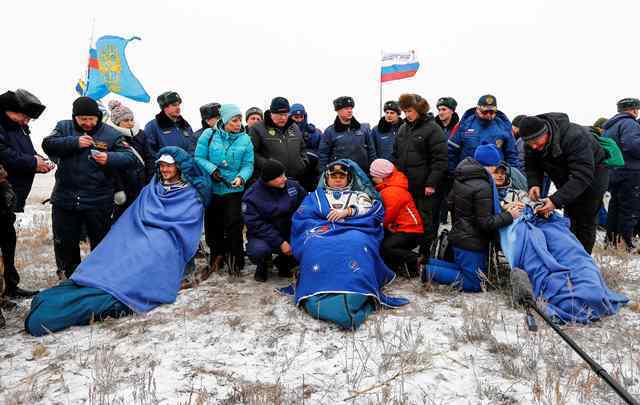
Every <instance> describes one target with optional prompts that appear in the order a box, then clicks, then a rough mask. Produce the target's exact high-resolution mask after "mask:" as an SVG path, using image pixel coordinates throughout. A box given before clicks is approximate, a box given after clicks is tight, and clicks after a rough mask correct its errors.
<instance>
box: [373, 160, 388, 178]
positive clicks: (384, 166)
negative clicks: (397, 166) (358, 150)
mask: <svg viewBox="0 0 640 405" xmlns="http://www.w3.org/2000/svg"><path fill="white" fill-rule="evenodd" d="M393 168H394V166H393V163H391V162H389V161H388V160H387V159H376V160H374V161H373V162H372V163H371V166H370V167H369V174H370V175H371V177H380V178H381V179H384V178H386V177H389V176H391V173H393Z"/></svg>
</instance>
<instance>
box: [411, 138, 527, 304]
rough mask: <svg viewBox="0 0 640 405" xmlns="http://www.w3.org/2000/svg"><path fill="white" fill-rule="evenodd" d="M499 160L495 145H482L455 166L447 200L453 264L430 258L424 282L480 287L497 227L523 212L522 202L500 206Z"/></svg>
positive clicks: (474, 288)
mask: <svg viewBox="0 0 640 405" xmlns="http://www.w3.org/2000/svg"><path fill="white" fill-rule="evenodd" d="M500 162H501V155H500V151H499V150H498V149H497V148H496V147H495V146H494V145H481V146H479V147H478V148H477V149H476V152H475V154H474V158H473V159H472V158H470V157H469V158H466V159H464V160H463V161H462V162H460V164H459V165H458V167H457V168H456V171H455V179H454V183H453V189H452V191H451V193H450V194H449V201H448V204H449V210H450V212H451V214H452V218H453V226H452V227H451V232H449V244H450V245H451V246H452V248H453V258H454V263H449V262H446V261H443V260H437V259H431V260H430V261H429V263H428V264H427V265H426V267H425V269H424V272H423V274H422V278H423V281H433V282H436V283H440V284H451V285H456V286H458V287H459V288H461V289H462V290H463V291H469V292H477V291H480V290H481V277H480V275H479V273H480V272H482V273H485V272H486V271H487V259H488V254H489V242H490V241H491V240H492V239H495V236H496V231H497V230H498V229H500V228H502V227H504V226H508V225H510V224H511V223H512V222H513V220H514V219H516V218H518V217H519V216H520V215H521V212H522V205H520V204H510V205H507V206H506V207H505V210H504V211H503V210H502V208H501V207H500V202H499V198H498V192H497V189H496V186H495V182H494V180H493V177H492V174H493V173H494V172H495V171H496V168H497V166H499V165H500Z"/></svg>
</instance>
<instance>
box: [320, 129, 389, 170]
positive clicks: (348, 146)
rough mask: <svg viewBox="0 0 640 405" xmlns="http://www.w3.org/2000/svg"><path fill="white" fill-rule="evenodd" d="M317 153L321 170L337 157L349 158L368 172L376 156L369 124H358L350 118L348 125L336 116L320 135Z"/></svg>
mask: <svg viewBox="0 0 640 405" xmlns="http://www.w3.org/2000/svg"><path fill="white" fill-rule="evenodd" d="M319 155H320V156H319V158H320V169H321V170H323V169H324V167H325V166H326V165H328V164H329V163H331V162H334V161H336V160H338V159H351V160H353V161H354V162H356V163H357V164H358V166H360V168H361V169H362V170H363V171H364V172H365V173H369V165H370V164H371V162H373V161H374V160H375V159H376V157H377V156H376V148H375V145H374V143H373V139H372V138H371V129H370V128H369V124H366V123H363V124H360V123H359V122H358V121H357V120H356V119H355V118H352V119H351V123H350V124H349V125H344V124H343V123H341V122H340V120H339V118H338V117H336V119H335V121H334V123H333V125H331V126H330V127H328V128H327V129H326V130H325V131H324V134H323V135H322V141H320V153H319Z"/></svg>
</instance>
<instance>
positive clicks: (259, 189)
mask: <svg viewBox="0 0 640 405" xmlns="http://www.w3.org/2000/svg"><path fill="white" fill-rule="evenodd" d="M306 196H307V192H306V191H305V189H304V188H302V186H301V185H300V184H299V183H298V182H297V181H295V180H287V184H286V186H285V187H284V188H276V187H270V186H268V185H267V184H265V183H264V182H263V181H262V180H261V179H259V180H258V181H256V182H255V183H254V184H253V185H252V186H251V187H250V188H249V190H247V192H246V193H245V194H244V196H243V197H242V215H243V217H244V223H245V224H246V225H247V239H261V240H262V241H264V242H266V243H267V244H269V247H271V248H272V249H273V250H274V251H275V250H278V249H279V248H280V245H281V244H282V242H284V241H289V240H290V237H291V236H290V235H291V217H292V216H293V213H294V212H295V211H296V210H297V209H298V207H299V206H300V204H301V203H302V200H303V199H304V198H305V197H306Z"/></svg>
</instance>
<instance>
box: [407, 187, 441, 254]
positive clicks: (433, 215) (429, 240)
mask: <svg viewBox="0 0 640 405" xmlns="http://www.w3.org/2000/svg"><path fill="white" fill-rule="evenodd" d="M413 199H414V201H415V203H416V208H418V212H420V216H421V217H422V222H424V235H423V238H422V240H421V241H420V254H422V255H424V256H429V255H430V254H431V245H433V242H434V241H435V240H436V238H437V237H438V228H439V227H440V207H441V206H442V203H443V201H444V193H443V190H438V191H437V192H436V193H435V194H433V195H431V196H425V195H424V191H423V194H422V195H415V194H414V195H413Z"/></svg>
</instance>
